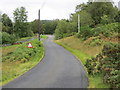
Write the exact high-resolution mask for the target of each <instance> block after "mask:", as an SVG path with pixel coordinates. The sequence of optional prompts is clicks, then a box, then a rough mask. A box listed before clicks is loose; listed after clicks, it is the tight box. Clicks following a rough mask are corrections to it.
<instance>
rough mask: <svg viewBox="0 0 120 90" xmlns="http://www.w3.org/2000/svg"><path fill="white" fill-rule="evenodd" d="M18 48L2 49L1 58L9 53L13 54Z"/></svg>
mask: <svg viewBox="0 0 120 90" xmlns="http://www.w3.org/2000/svg"><path fill="white" fill-rule="evenodd" d="M17 47H18V46H16V45H15V46H12V47H11V46H8V47H3V48H2V56H5V55H7V54H8V53H10V52H14V51H15V50H16V48H17Z"/></svg>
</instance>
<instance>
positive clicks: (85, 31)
mask: <svg viewBox="0 0 120 90" xmlns="http://www.w3.org/2000/svg"><path fill="white" fill-rule="evenodd" d="M91 36H93V32H92V31H91V28H90V27H89V26H84V27H81V28H80V33H79V34H77V37H81V38H83V40H86V39H88V38H89V37H91Z"/></svg>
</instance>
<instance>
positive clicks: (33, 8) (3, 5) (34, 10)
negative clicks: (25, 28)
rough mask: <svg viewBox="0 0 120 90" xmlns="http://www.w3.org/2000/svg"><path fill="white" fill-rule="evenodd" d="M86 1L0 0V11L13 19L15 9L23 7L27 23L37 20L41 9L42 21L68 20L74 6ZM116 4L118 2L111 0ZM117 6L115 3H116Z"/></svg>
mask: <svg viewBox="0 0 120 90" xmlns="http://www.w3.org/2000/svg"><path fill="white" fill-rule="evenodd" d="M87 1H88V0H1V1H0V11H1V12H2V13H6V14H8V15H9V17H11V18H12V17H13V11H14V10H15V9H16V8H17V7H21V6H24V7H25V8H26V10H27V11H28V21H33V20H35V19H37V18H38V9H41V19H42V20H53V19H64V18H65V19H68V18H69V15H70V13H74V12H75V7H76V5H78V4H80V3H83V2H84V3H85V2H87ZM113 1H114V2H118V1H119V0H113ZM116 4H117V3H116Z"/></svg>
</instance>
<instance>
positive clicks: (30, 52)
mask: <svg viewBox="0 0 120 90" xmlns="http://www.w3.org/2000/svg"><path fill="white" fill-rule="evenodd" d="M32 44H33V46H34V47H33V48H27V44H23V45H22V46H20V47H18V48H17V49H16V50H15V51H14V52H10V53H8V54H7V55H6V56H3V59H2V61H3V62H4V61H6V60H7V61H10V62H12V61H20V62H21V63H25V62H27V61H29V60H30V58H32V57H33V56H35V55H36V53H41V52H43V46H42V44H41V43H40V42H38V41H37V40H34V41H33V42H32ZM41 48H42V50H41Z"/></svg>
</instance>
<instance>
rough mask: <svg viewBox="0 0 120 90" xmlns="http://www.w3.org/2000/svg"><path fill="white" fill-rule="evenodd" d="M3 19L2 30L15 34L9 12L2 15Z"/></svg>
mask: <svg viewBox="0 0 120 90" xmlns="http://www.w3.org/2000/svg"><path fill="white" fill-rule="evenodd" d="M1 21H2V31H3V32H7V33H9V34H13V24H12V21H11V19H10V18H9V17H8V15H7V14H5V13H4V14H3V15H2V18H1Z"/></svg>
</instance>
